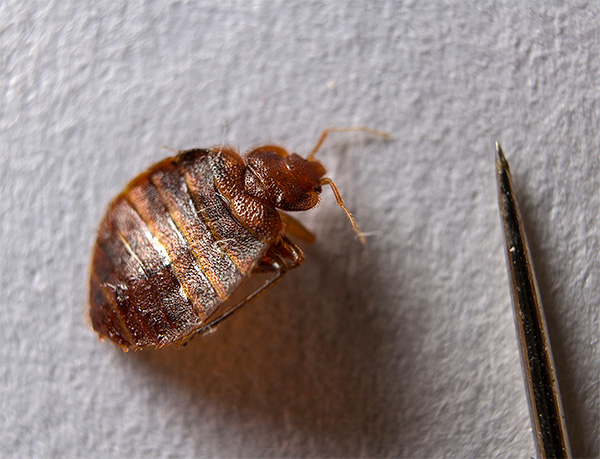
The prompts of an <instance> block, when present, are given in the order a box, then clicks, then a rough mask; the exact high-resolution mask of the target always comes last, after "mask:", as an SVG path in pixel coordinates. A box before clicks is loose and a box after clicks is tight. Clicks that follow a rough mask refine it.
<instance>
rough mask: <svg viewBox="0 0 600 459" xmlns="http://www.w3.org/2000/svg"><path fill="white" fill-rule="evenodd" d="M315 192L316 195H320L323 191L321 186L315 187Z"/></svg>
mask: <svg viewBox="0 0 600 459" xmlns="http://www.w3.org/2000/svg"><path fill="white" fill-rule="evenodd" d="M315 191H316V192H317V193H320V192H321V191H323V188H321V185H317V186H316V187H315Z"/></svg>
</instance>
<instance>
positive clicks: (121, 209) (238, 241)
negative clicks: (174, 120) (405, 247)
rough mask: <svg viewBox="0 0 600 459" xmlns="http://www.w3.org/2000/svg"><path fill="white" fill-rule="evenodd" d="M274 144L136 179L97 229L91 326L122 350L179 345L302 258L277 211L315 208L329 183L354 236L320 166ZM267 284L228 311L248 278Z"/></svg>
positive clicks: (210, 152)
mask: <svg viewBox="0 0 600 459" xmlns="http://www.w3.org/2000/svg"><path fill="white" fill-rule="evenodd" d="M339 131H366V132H370V133H374V134H379V135H384V136H388V135H387V134H385V133H381V132H379V131H373V130H371V129H367V128H362V127H360V128H333V129H327V130H325V131H323V133H322V134H321V137H320V138H319V141H318V142H317V144H316V146H315V147H314V149H313V151H312V152H311V153H310V155H308V157H307V158H302V157H301V156H299V155H297V154H295V153H288V151H287V150H285V149H284V148H282V147H280V146H277V145H263V146H259V147H256V148H254V149H252V150H250V151H249V152H248V153H247V154H246V155H245V156H244V157H242V156H240V155H239V153H238V152H237V151H236V150H235V149H233V148H231V147H227V146H214V147H211V148H208V149H192V150H185V151H179V152H178V154H177V155H176V156H173V157H170V158H166V159H164V160H163V161H161V162H159V163H157V164H155V165H154V166H152V167H150V168H149V169H148V170H146V171H145V172H143V173H142V174H140V175H139V176H137V177H136V178H135V179H134V180H133V181H131V182H130V183H129V184H128V185H127V187H126V188H125V189H124V190H123V192H121V194H119V195H118V196H117V197H116V198H115V199H114V200H113V201H112V203H111V204H110V205H109V207H108V210H107V212H106V214H105V216H104V218H103V220H102V222H101V224H100V228H99V230H98V236H97V240H96V245H95V248H94V253H93V261H92V268H91V276H90V297H89V301H90V319H91V323H92V326H93V328H94V329H95V330H96V331H97V332H98V334H99V335H100V337H101V338H109V339H110V340H112V341H113V342H114V343H116V344H117V345H118V346H120V347H121V348H122V349H123V350H125V351H128V350H130V349H136V350H137V349H145V348H159V347H162V346H165V345H169V344H174V345H179V346H181V345H184V344H187V342H189V341H190V340H191V338H193V337H194V336H196V335H197V334H201V333H203V332H206V331H207V330H209V329H210V328H211V327H214V325H216V324H217V323H219V322H221V321H222V320H223V319H225V318H226V317H228V316H230V315H231V314H232V313H233V312H235V311H236V310H238V309H239V308H240V307H241V306H243V305H244V304H246V303H247V302H248V301H249V300H251V299H252V298H254V297H255V296H257V295H258V294H260V293H262V292H264V291H265V290H266V289H267V288H269V287H271V286H272V285H274V284H275V283H276V282H278V281H279V280H281V278H282V277H283V275H284V274H285V273H286V272H287V271H289V270H290V269H293V268H296V267H298V266H300V264H301V263H302V262H303V260H304V255H303V253H302V250H301V249H300V248H299V247H298V246H297V245H296V244H295V243H294V242H293V241H292V240H291V239H290V238H289V237H288V236H289V235H290V234H291V235H295V236H299V237H300V238H302V239H305V240H309V241H310V240H311V239H314V237H313V236H312V233H310V232H309V231H308V230H306V229H305V228H304V227H303V226H302V225H301V224H300V223H299V222H297V221H296V220H294V219H293V218H292V217H291V216H290V215H288V214H286V213H285V212H286V211H303V210H308V209H310V208H312V207H314V206H316V205H317V204H318V202H319V199H320V196H319V195H320V193H321V191H322V186H323V185H329V186H330V187H331V188H332V190H333V193H334V196H335V199H336V201H337V203H338V205H339V206H340V207H341V208H342V209H343V210H344V211H345V212H346V215H347V216H348V218H349V219H350V222H351V223H352V227H353V228H354V230H355V231H356V232H357V234H358V235H359V237H360V238H361V240H362V241H363V242H364V237H363V236H362V234H361V233H360V231H359V230H358V228H357V226H356V222H355V220H354V218H353V216H352V214H351V213H350V212H349V211H348V210H347V209H346V207H345V206H344V201H343V200H342V197H341V195H340V193H339V191H338V189H337V187H336V186H335V184H334V183H333V182H332V181H331V179H329V178H327V177H325V174H326V170H325V168H324V167H323V165H322V164H321V163H320V162H319V161H317V160H315V159H314V157H315V154H316V153H317V151H318V150H319V148H320V147H321V145H322V143H323V141H324V140H325V138H326V137H327V135H328V134H329V133H331V132H339ZM256 272H262V273H265V272H266V273H270V274H271V276H269V278H268V280H267V281H266V282H265V283H263V284H262V285H261V286H259V287H257V288H256V289H254V291H252V292H251V293H250V294H249V295H247V296H246V297H245V298H243V299H242V300H241V301H239V302H238V303H237V304H235V305H233V306H229V307H227V308H225V311H224V312H220V313H219V312H218V311H221V310H222V309H223V305H224V304H226V303H227V302H228V300H229V299H230V298H231V296H232V294H233V293H234V292H235V291H236V290H237V289H238V287H239V286H240V285H241V284H242V283H243V281H244V280H245V279H246V278H248V277H249V276H250V275H251V274H252V273H256Z"/></svg>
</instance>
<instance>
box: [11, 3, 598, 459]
mask: <svg viewBox="0 0 600 459" xmlns="http://www.w3.org/2000/svg"><path fill="white" fill-rule="evenodd" d="M83 3H84V2H76V1H52V2H21V1H14V0H9V1H4V2H3V3H2V5H1V6H0V65H1V66H2V74H1V76H0V146H1V151H0V154H1V155H2V156H1V158H2V167H1V170H0V173H1V176H0V190H1V199H0V215H1V216H2V219H1V221H0V231H1V233H0V237H1V239H0V243H1V246H0V253H1V254H2V256H1V257H0V259H1V271H0V291H1V293H2V295H1V298H2V312H1V315H0V375H1V381H2V384H1V386H0V455H1V456H4V457H27V456H33V457H198V456H221V457H231V456H314V457H317V456H411V457H441V456H457V457H475V456H482V457H491V456H500V457H530V456H532V455H534V450H533V442H532V437H531V433H530V428H529V419H528V413H527V408H526V404H525V396H524V390H523V382H522V378H521V370H520V367H519V362H518V356H517V348H516V338H515V331H514V327H513V318H512V313H511V309H510V303H509V301H510V299H509V292H508V285H507V277H506V270H505V265H504V254H503V252H502V244H501V233H500V226H499V217H498V210H497V204H496V189H495V178H494V162H493V153H494V150H493V145H494V144H493V142H494V140H499V141H500V142H501V144H502V145H503V147H504V150H505V152H506V154H507V157H508V159H509V161H510V162H511V166H512V169H513V177H514V180H515V186H516V191H517V193H518V195H519V198H520V202H521V207H522V211H523V212H524V218H525V223H526V225H527V228H528V232H529V237H530V244H531V246H532V250H533V255H534V261H535V264H536V268H537V272H538V277H539V282H540V288H541V291H542V297H543V300H544V303H545V306H546V313H547V316H548V317H547V318H548V324H549V328H550V332H551V338H552V342H553V346H554V349H555V354H556V360H557V365H558V374H559V380H560V384H561V386H562V390H563V394H564V395H563V397H564V403H565V406H566V415H567V424H568V427H569V429H570V434H571V439H572V443H573V452H574V454H575V456H595V457H597V456H598V455H599V454H600V446H599V438H600V432H599V427H598V426H599V411H600V408H599V389H598V380H599V374H598V371H599V366H600V365H599V347H598V338H599V329H598V326H599V317H598V298H599V297H600V288H599V282H600V280H599V275H600V261H599V255H598V253H599V250H600V244H599V235H600V223H599V219H598V211H599V207H600V204H599V203H600V198H599V195H598V191H599V190H600V179H599V177H600V166H599V155H600V134H599V127H600V115H599V112H600V90H599V81H600V72H599V66H600V56H599V51H600V44H599V43H600V37H599V30H600V20H599V14H598V13H599V11H598V7H597V3H595V2H573V3H572V4H571V5H562V4H559V3H558V2H557V3H556V4H555V5H550V4H543V3H541V2H540V3H539V4H529V5H527V6H525V5H524V3H523V2H518V1H509V2H502V3H498V2H489V4H487V5H484V4H483V3H481V2H452V1H451V2H444V3H443V4H439V5H434V4H431V3H430V2H405V3H403V2H393V1H379V2H373V4H372V5H370V6H368V7H365V6H363V7H361V6H359V5H361V4H363V3H362V2H361V3H359V2H316V1H313V2H284V1H277V2H261V1H252V2H250V1H239V2H214V3H208V2H199V3H193V2H187V1H172V0H170V1H164V2H158V1H147V2H143V3H141V2H139V3H137V2H131V3H128V4H126V5H125V4H121V3H122V2H112V1H98V2H94V6H84V5H83ZM90 4H91V3H90ZM348 124H366V125H369V126H373V127H376V128H379V129H386V130H388V131H390V132H392V133H393V134H394V135H395V140H394V141H391V142H385V141H380V140H379V139H372V138H369V137H368V136H364V135H355V134H348V135H344V134H339V135H336V136H335V137H332V138H331V140H330V141H328V143H327V144H326V146H325V148H324V150H323V152H322V156H321V159H322V161H323V162H324V163H325V164H326V165H327V166H328V168H329V171H330V175H331V176H332V177H333V178H334V179H335V180H336V182H337V184H338V186H339V187H340V189H341V190H342V192H343V194H344V197H345V199H346V201H347V204H348V207H349V208H350V209H352V210H353V211H354V212H355V216H356V218H357V220H358V222H359V224H360V226H361V227H362V228H363V229H364V230H373V231H376V232H377V233H376V235H374V236H373V237H371V238H370V239H369V243H368V245H367V246H366V247H361V246H360V244H359V243H358V242H356V240H355V239H354V237H353V234H352V232H351V229H350V226H349V225H348V223H347V221H346V219H345V217H344V215H343V213H342V212H341V211H340V210H339V209H338V208H337V207H336V206H335V203H334V200H333V197H332V196H331V195H330V194H329V193H328V192H326V193H325V199H324V202H323V204H322V205H321V206H320V207H319V208H318V209H316V210H314V211H312V212H310V213H307V214H306V215H305V217H304V221H305V222H306V224H307V225H308V226H309V227H311V228H312V229H314V231H315V232H316V234H317V236H318V242H317V244H315V245H314V246H313V247H310V248H308V249H307V258H308V259H307V261H306V263H305V265H304V266H303V267H302V268H301V269H299V270H298V271H295V272H293V273H291V274H290V275H289V277H288V278H287V279H286V280H285V281H284V282H283V283H282V284H281V285H279V286H278V287H277V288H276V289H274V290H273V291H271V292H270V293H269V294H267V295H266V296H264V297H262V298H260V300H258V301H256V302H255V303H254V304H252V306H249V307H248V308H247V309H246V310H245V311H244V312H241V313H240V314H239V316H237V317H235V318H234V319H232V320H231V321H229V323H225V324H223V325H222V326H221V327H220V329H219V330H218V332H217V333H215V334H214V335H212V336H210V337H208V338H204V339H198V340H196V341H195V342H194V343H193V344H192V345H191V346H189V347H188V348H186V349H184V350H182V351H174V350H163V351H158V352H142V353H135V354H131V353H130V354H123V353H121V352H120V351H118V350H116V349H114V348H113V347H112V346H111V345H109V344H108V343H100V342H98V341H97V339H96V337H95V336H94V334H93V333H92V332H91V330H90V329H88V328H87V327H86V326H85V324H84V321H83V315H84V312H83V311H84V308H85V304H86V294H87V275H88V272H87V270H88V263H89V258H90V252H91V248H92V245H93V241H94V237H95V231H96V227H97V224H98V223H99V221H100V218H101V216H102V214H103V212H104V209H105V207H106V205H107V203H108V202H109V200H110V198H111V197H112V196H113V195H114V194H116V193H117V192H118V191H119V190H120V189H121V188H122V186H123V185H124V184H125V183H126V182H127V181H128V180H129V179H131V178H132V177H133V176H134V175H135V174H137V173H138V172H140V171H142V170H143V169H144V168H145V167H147V166H149V165H150V164H151V163H152V162H154V161H157V160H158V159H160V158H161V157H163V156H165V155H167V154H168V152H167V151H165V150H163V149H161V146H162V145H168V146H170V147H173V148H187V147H194V146H196V147H202V146H208V145H211V144H214V143H218V142H220V141H221V139H222V138H223V137H225V138H226V140H227V141H228V142H230V143H232V144H234V145H239V146H240V148H242V149H246V148H248V147H250V146H252V145H254V144H256V143H261V142H266V141H275V142H278V143H281V144H283V145H286V146H288V147H289V148H291V149H293V150H294V151H298V152H300V153H303V152H307V151H309V149H310V148H311V147H312V145H313V143H314V141H315V140H316V138H317V136H318V133H319V132H320V130H321V129H323V128H325V127H328V126H337V125H348Z"/></svg>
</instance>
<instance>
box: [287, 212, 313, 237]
mask: <svg viewBox="0 0 600 459" xmlns="http://www.w3.org/2000/svg"><path fill="white" fill-rule="evenodd" d="M279 216H280V217H281V221H282V222H283V224H284V225H285V232H286V234H291V235H292V236H295V237H297V238H299V239H302V240H303V241H306V242H308V243H311V244H312V243H313V242H315V235H314V234H313V233H312V232H311V231H309V230H308V229H306V228H305V227H304V225H303V224H302V223H300V222H299V221H298V220H296V219H295V218H294V217H292V216H291V215H289V214H286V213H284V212H279Z"/></svg>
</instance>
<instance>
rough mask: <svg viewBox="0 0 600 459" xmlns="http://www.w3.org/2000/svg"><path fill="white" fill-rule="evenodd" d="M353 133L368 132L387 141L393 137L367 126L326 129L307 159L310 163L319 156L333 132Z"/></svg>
mask: <svg viewBox="0 0 600 459" xmlns="http://www.w3.org/2000/svg"><path fill="white" fill-rule="evenodd" d="M353 131H358V132H368V133H369V134H375V135H379V136H381V137H385V138H386V139H391V138H392V135H391V134H389V133H387V132H384V131H378V130H376V129H371V128H368V127H365V126H349V127H333V128H329V129H325V130H324V131H323V132H322V133H321V137H319V141H318V142H317V144H316V145H315V148H313V150H312V151H311V152H310V155H308V157H307V158H306V159H308V160H309V161H312V160H313V159H314V157H315V155H316V154H317V151H319V148H321V145H323V142H325V139H326V138H327V136H328V135H329V134H330V133H332V132H353Z"/></svg>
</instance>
